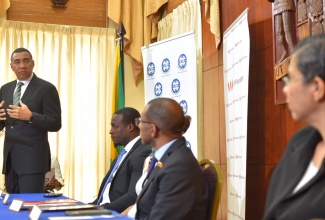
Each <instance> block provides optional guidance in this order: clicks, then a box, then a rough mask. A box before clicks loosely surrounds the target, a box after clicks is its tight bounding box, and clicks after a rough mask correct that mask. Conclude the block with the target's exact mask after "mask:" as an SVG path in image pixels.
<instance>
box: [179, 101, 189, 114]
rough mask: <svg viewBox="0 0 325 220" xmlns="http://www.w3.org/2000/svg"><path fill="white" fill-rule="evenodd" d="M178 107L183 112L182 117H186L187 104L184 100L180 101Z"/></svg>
mask: <svg viewBox="0 0 325 220" xmlns="http://www.w3.org/2000/svg"><path fill="white" fill-rule="evenodd" d="M179 105H180V106H181V107H182V109H183V112H184V115H186V113H187V109H188V106H187V102H186V101H185V100H182V101H181V102H180V103H179Z"/></svg>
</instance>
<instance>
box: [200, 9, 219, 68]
mask: <svg viewBox="0 0 325 220" xmlns="http://www.w3.org/2000/svg"><path fill="white" fill-rule="evenodd" d="M204 10H205V4H202V12H204ZM202 30H206V31H205V32H204V33H203V34H202V46H203V50H202V56H203V60H202V61H203V71H206V70H209V69H212V68H214V67H216V66H217V64H218V51H217V48H216V41H215V36H214V35H213V34H212V33H211V31H210V24H209V23H208V22H207V21H206V20H205V18H204V13H202ZM221 43H222V42H221Z"/></svg>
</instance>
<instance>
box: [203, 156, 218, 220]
mask: <svg viewBox="0 0 325 220" xmlns="http://www.w3.org/2000/svg"><path fill="white" fill-rule="evenodd" d="M199 165H200V166H201V167H202V169H203V175H204V178H205V181H206V183H207V186H208V192H209V200H208V215H207V219H208V220H215V219H216V218H217V214H218V208H219V203H220V198H221V190H222V173H221V169H220V168H219V166H217V164H216V163H215V162H214V161H213V160H209V159H203V160H201V161H200V162H199Z"/></svg>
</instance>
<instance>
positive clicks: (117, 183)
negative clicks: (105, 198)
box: [92, 139, 151, 212]
mask: <svg viewBox="0 0 325 220" xmlns="http://www.w3.org/2000/svg"><path fill="white" fill-rule="evenodd" d="M150 153H151V149H150V148H149V146H147V145H143V144H141V139H139V140H138V141H137V142H136V143H135V144H134V145H133V147H132V148H131V150H130V152H129V153H128V154H127V155H126V157H125V158H124V160H123V161H122V163H121V164H120V165H119V167H118V169H117V170H116V173H115V175H114V178H113V180H112V182H111V186H110V191H109V198H110V200H111V203H106V204H104V205H103V206H104V207H105V208H106V209H111V210H115V211H117V212H122V211H124V210H125V209H126V208H128V207H129V206H130V205H133V204H134V203H135V200H136V198H137V194H136V192H135V185H136V183H137V181H138V179H139V178H140V177H141V175H142V171H143V163H144V159H145V158H146V157H147V156H148V155H149V154H150ZM116 160H117V158H116V159H115V160H114V161H113V162H112V164H111V167H110V170H109V171H108V173H107V174H106V176H105V178H104V179H103V181H102V183H101V186H100V189H99V192H98V197H99V196H100V195H101V193H102V191H103V190H105V189H104V186H105V183H106V181H107V178H108V177H109V175H110V174H111V172H112V169H113V167H114V165H115V163H116ZM98 197H97V199H96V200H95V201H93V202H92V204H97V201H98Z"/></svg>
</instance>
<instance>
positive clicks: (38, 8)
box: [8, 0, 107, 27]
mask: <svg viewBox="0 0 325 220" xmlns="http://www.w3.org/2000/svg"><path fill="white" fill-rule="evenodd" d="M106 2H107V0H91V1H88V0H78V1H75V0H70V1H68V2H67V4H66V6H67V8H53V7H52V1H51V0H42V1H39V0H11V1H10V4H11V5H10V8H9V10H8V20H14V21H25V22H38V23H49V24H63V25H76V26H90V27H106V8H107V7H106V4H107V3H106Z"/></svg>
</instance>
